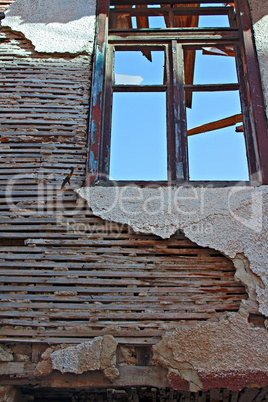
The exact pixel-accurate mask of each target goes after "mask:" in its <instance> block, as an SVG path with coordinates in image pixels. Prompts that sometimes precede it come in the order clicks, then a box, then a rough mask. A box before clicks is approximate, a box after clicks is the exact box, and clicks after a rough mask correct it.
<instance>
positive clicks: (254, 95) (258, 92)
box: [235, 0, 268, 184]
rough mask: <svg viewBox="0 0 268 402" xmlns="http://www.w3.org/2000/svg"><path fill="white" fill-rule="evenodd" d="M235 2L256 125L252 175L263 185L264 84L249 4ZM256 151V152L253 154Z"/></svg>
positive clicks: (267, 139)
mask: <svg viewBox="0 0 268 402" xmlns="http://www.w3.org/2000/svg"><path fill="white" fill-rule="evenodd" d="M235 4H236V9H237V14H238V16H239V18H238V19H237V20H238V28H239V30H240V35H241V37H242V41H241V42H242V52H243V55H242V60H243V62H244V71H245V76H244V79H245V84H246V94H247V98H248V99H247V101H248V106H249V116H250V120H251V127H252V145H253V147H254V152H251V153H250V155H249V157H250V160H249V164H250V165H251V170H252V171H251V178H252V179H253V180H260V181H262V183H263V184H268V158H267V155H268V136H267V133H268V130H267V118H266V114H265V108H264V99H263V89H262V86H261V77H260V71H259V65H258V59H257V53H256V48H255V44H254V35H253V30H252V23H251V18H250V12H249V5H248V1H247V0H239V1H238V0H236V1H235ZM244 124H245V122H244ZM245 127H246V126H245ZM245 132H246V131H245ZM248 140H249V139H248ZM252 154H254V155H253V156H252ZM253 159H255V160H253ZM254 170H255V171H254Z"/></svg>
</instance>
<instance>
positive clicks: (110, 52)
mask: <svg viewBox="0 0 268 402" xmlns="http://www.w3.org/2000/svg"><path fill="white" fill-rule="evenodd" d="M114 51H115V50H114V46H112V45H108V47H107V55H106V74H105V95H104V99H103V105H104V107H103V109H102V122H103V124H102V127H101V131H102V133H101V141H100V154H99V172H98V176H99V177H98V179H101V180H108V178H109V167H110V148H111V124H112V101H113V83H114V82H113V81H114Z"/></svg>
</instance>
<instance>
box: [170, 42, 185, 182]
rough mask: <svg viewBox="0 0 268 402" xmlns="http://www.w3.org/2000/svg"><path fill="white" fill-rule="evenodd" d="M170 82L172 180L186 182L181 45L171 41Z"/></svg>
mask: <svg viewBox="0 0 268 402" xmlns="http://www.w3.org/2000/svg"><path fill="white" fill-rule="evenodd" d="M171 46H172V52H171V53H172V81H173V83H172V84H173V85H172V87H173V115H174V131H173V136H174V141H173V144H174V150H173V156H174V157H173V158H172V159H173V160H174V163H175V166H173V170H172V176H173V177H172V180H188V178H189V173H188V152H187V126H186V110H185V95H184V61H183V48H182V45H181V44H179V43H177V41H176V40H172V45H171Z"/></svg>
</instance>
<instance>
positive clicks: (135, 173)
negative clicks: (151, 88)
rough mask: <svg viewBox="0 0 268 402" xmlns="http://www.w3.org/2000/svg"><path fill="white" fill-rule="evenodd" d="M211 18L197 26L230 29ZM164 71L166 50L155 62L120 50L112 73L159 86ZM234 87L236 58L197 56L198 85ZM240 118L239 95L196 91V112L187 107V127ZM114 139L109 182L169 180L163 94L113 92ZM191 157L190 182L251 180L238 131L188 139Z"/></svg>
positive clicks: (154, 56) (223, 21)
mask: <svg viewBox="0 0 268 402" xmlns="http://www.w3.org/2000/svg"><path fill="white" fill-rule="evenodd" d="M211 5H214V4H211ZM215 5H217V6H218V5H219V4H215ZM160 18H162V17H160ZM212 18H213V20H214V22H213V25H212V22H211V21H212V20H211V18H210V17H206V16H202V17H200V19H199V21H200V23H199V25H200V26H204V27H206V26H223V27H224V26H228V25H227V23H228V21H227V20H226V18H225V17H222V16H219V17H212ZM152 21H154V22H151V24H152V23H155V24H156V25H159V19H158V18H156V17H154V18H152ZM160 25H161V24H160ZM152 27H153V26H152ZM158 27H161V26H156V28H158ZM163 66H164V52H162V51H153V52H152V62H150V61H149V60H147V59H146V57H144V56H143V55H142V53H141V52H139V51H132V52H130V51H118V52H116V57H115V69H114V72H115V74H119V75H126V76H130V77H131V76H140V77H142V79H143V80H142V81H141V83H140V85H146V84H160V85H161V84H162V83H163V74H164V67H163ZM115 78H116V77H115ZM116 79H117V78H116ZM236 82H237V73H236V67H235V58H234V57H227V56H212V55H204V54H202V50H198V51H197V52H196V64H195V75H194V84H214V83H236ZM117 83H119V84H120V81H118V82H117ZM128 83H130V84H131V82H128ZM239 113H241V106H240V100H239V94H238V91H228V92H195V93H193V102H192V108H191V109H189V108H187V125H188V127H187V128H188V129H190V128H193V127H196V126H200V125H202V124H206V123H210V122H213V121H216V120H219V119H223V118H226V117H230V116H233V115H235V114H239ZM240 124H241V123H239V124H237V125H240ZM111 138H112V140H111V162H110V177H111V179H112V178H113V179H116V180H166V179H167V173H166V170H167V142H166V107H165V94H164V93H133V92H132V93H120V92H119V93H114V95H113V114H112V135H111ZM188 154H189V170H190V180H248V179H249V177H248V167H247V160H246V151H245V141H244V134H243V133H238V132H236V131H235V126H231V127H227V128H224V129H220V130H215V131H211V132H207V133H202V134H197V135H194V136H190V137H188Z"/></svg>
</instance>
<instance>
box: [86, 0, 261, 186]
mask: <svg viewBox="0 0 268 402" xmlns="http://www.w3.org/2000/svg"><path fill="white" fill-rule="evenodd" d="M201 2H203V1H196V0H195V1H190V0H185V1H184V0H181V1H173V0H168V1H164V0H162V1H161V4H186V3H187V4H190V3H191V4H196V3H201ZM206 3H222V2H221V1H218V0H211V1H206ZM111 4H116V1H115V0H111ZM120 4H122V5H130V4H131V5H132V4H147V1H145V0H131V1H130V0H120ZM150 4H159V2H157V1H150ZM228 9H229V10H228V15H229V20H230V28H223V29H222V28H220V29H211V28H206V29H203V28H187V32H185V29H184V28H181V29H180V28H168V29H160V30H153V29H151V30H149V29H148V30H146V34H144V33H143V32H141V30H137V29H135V30H120V31H119V30H110V34H109V43H110V44H112V45H115V46H117V45H123V46H139V47H140V46H141V45H144V46H146V45H148V46H150V44H152V43H153V44H154V45H156V44H158V45H159V46H162V45H167V44H169V43H171V42H172V47H173V50H174V49H175V47H176V52H177V53H176V52H175V53H176V57H180V58H181V57H183V51H182V46H183V47H185V48H187V46H188V47H189V48H191V49H195V48H196V49H198V48H200V47H202V46H212V47H213V46H215V47H217V46H218V47H220V46H234V47H235V49H236V50H235V51H236V54H237V57H236V60H237V71H238V77H239V86H240V97H241V105H242V112H243V113H242V114H243V126H244V128H245V142H246V149H247V158H248V166H249V173H250V180H251V181H254V183H256V181H257V182H262V183H266V184H267V183H268V166H267V154H268V150H267V120H266V115H265V112H264V106H263V105H264V102H263V93H262V88H261V84H260V74H259V69H258V62H257V58H256V49H255V48H254V42H253V33H252V28H251V25H250V16H249V11H248V10H249V8H248V4H247V0H236V1H235V9H236V14H237V15H238V16H239V18H238V28H237V27H236V22H235V21H234V19H235V17H234V14H233V11H231V10H232V8H231V7H228ZM108 13H109V8H108V1H107V0H99V12H98V25H97V33H96V41H95V54H94V65H95V68H94V70H93V79H92V93H93V95H92V97H91V105H90V116H89V137H88V138H89V140H88V163H87V177H86V184H92V183H94V182H96V181H99V182H102V180H103V178H104V180H107V174H108V171H107V166H108V167H109V155H108V153H109V152H107V149H108V147H107V135H106V136H105V135H104V132H103V130H104V127H110V125H111V124H110V123H111V121H109V118H107V110H110V108H111V95H112V90H114V91H116V90H117V89H116V88H112V84H111V82H109V80H110V81H111V72H110V73H108V70H109V69H110V68H111V63H109V67H108V66H107V60H106V52H107V50H106V49H107V43H108V18H107V16H108ZM231 22H232V23H231ZM130 32H131V36H130V35H129V34H130ZM178 47H179V49H180V50H179V52H178ZM178 53H179V54H180V55H179V56H178ZM172 54H173V56H172V57H173V58H174V53H172ZM170 57H171V56H169V59H168V60H167V65H169V66H171V65H173V66H174V64H176V60H175V59H173V60H171V59H170ZM170 61H172V62H171V63H170ZM181 66H182V64H181ZM107 68H108V69H107ZM169 68H170V67H169ZM177 73H178V70H177ZM172 74H173V73H172ZM172 74H171V75H172ZM174 74H175V72H174ZM174 74H173V78H174ZM179 76H180V77H183V76H184V75H183V73H182V72H180V73H179ZM249 77H250V79H249ZM250 80H252V81H253V82H252V81H250ZM175 81H177V83H176V85H175V87H174V82H173V84H169V85H171V86H172V88H170V87H169V88H167V93H168V94H169V93H172V102H174V99H177V100H176V102H179V103H177V105H178V106H179V107H178V108H177V109H176V110H173V111H172V112H171V100H170V99H168V101H167V102H168V103H169V107H167V119H168V121H169V123H170V121H172V119H173V122H172V124H171V126H170V127H175V126H176V129H175V131H173V133H174V132H175V135H174V134H172V133H171V132H167V140H168V147H169V150H168V172H169V174H168V181H170V182H172V183H174V182H185V183H187V181H188V180H189V177H188V162H187V137H186V136H187V132H186V117H185V107H182V105H183V102H184V100H183V99H181V100H180V101H178V99H179V97H180V96H183V97H184V96H185V95H184V94H185V92H184V90H183V91H182V89H181V88H182V87H184V85H183V83H182V82H181V78H178V76H177V79H176V80H175ZM107 84H108V87H110V88H111V92H110V93H109V91H108V92H107V90H106V91H105V92H104V88H105V87H106V88H107ZM178 85H179V86H178ZM219 85H220V84H219ZM219 85H218V87H219ZM222 85H226V84H222ZM227 85H229V88H230V89H229V90H233V89H234V87H236V88H237V86H238V84H227ZM230 85H231V86H230ZM167 87H168V84H167ZM179 87H180V91H178V92H176V91H177V89H178V88H179ZM231 87H232V88H231ZM174 88H175V89H174ZM213 88H214V89H215V90H217V89H216V87H213V86H211V85H210V86H207V90H213ZM118 89H119V88H118ZM158 89H159V88H153V86H152V87H151V90H158ZM203 89H204V87H203ZM225 89H226V88H225ZM161 90H163V91H164V90H166V87H165V86H162V88H161ZM173 90H174V92H172V91H173ZM185 90H186V92H187V91H195V90H202V88H201V86H191V87H189V86H186V87H185ZM173 104H174V103H173ZM181 107H182V109H183V110H182V109H181ZM107 108H108V109H107ZM108 115H110V119H111V113H109V114H108ZM107 119H108V120H107ZM178 132H180V133H181V134H180V135H182V133H183V135H182V136H181V137H180V138H178V135H177V133H178ZM108 135H110V133H108ZM172 141H173V144H174V142H175V148H174V149H176V150H177V154H176V155H172V152H171V151H170V149H172V147H173V144H172ZM176 144H177V145H178V144H179V145H180V146H177V145H176ZM104 149H106V152H104ZM183 150H185V151H186V152H184V151H183ZM178 161H179V162H178ZM178 163H180V168H178ZM176 165H177V166H176ZM182 172H183V174H182ZM155 183H157V182H155ZM210 183H211V182H210ZM144 184H146V183H145V182H144Z"/></svg>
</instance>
